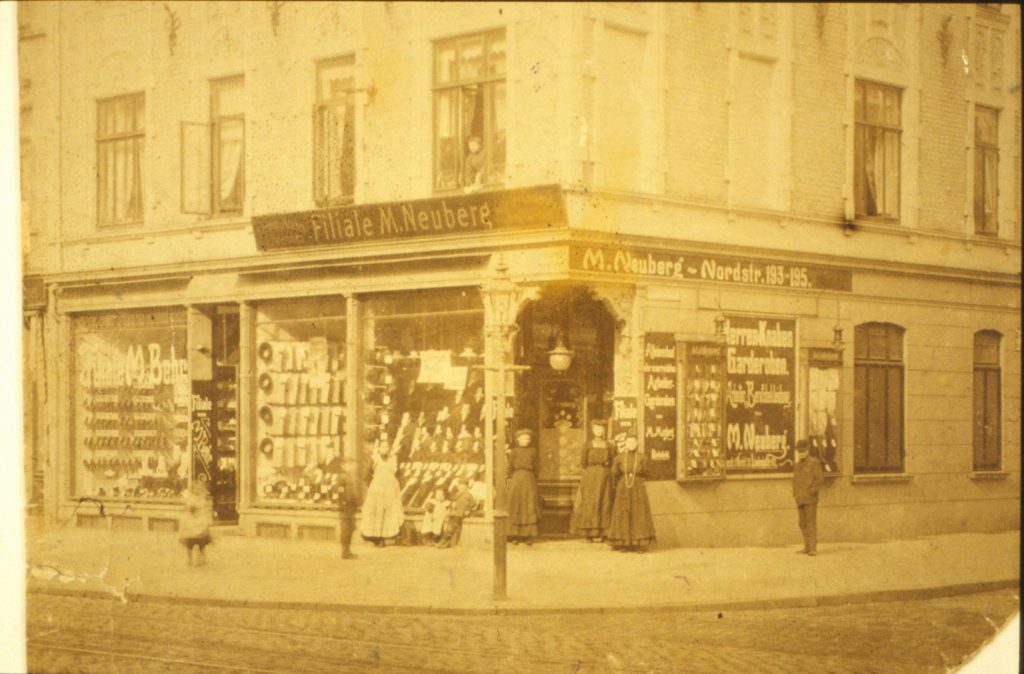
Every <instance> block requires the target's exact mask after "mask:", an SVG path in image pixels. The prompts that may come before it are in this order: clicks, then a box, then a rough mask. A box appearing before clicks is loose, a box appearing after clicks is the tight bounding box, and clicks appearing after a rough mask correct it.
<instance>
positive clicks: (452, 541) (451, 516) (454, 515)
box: [437, 478, 477, 548]
mask: <svg viewBox="0 0 1024 674" xmlns="http://www.w3.org/2000/svg"><path fill="white" fill-rule="evenodd" d="M456 489H457V490H458V492H457V493H456V494H455V499H454V500H453V501H452V506H451V509H450V510H449V511H448V517H447V518H445V521H444V531H443V533H442V534H441V540H440V541H439V542H438V543H437V547H439V548H450V547H452V546H453V545H458V544H459V538H460V537H461V536H462V520H464V519H466V518H467V517H469V516H470V515H472V514H473V512H474V511H476V508H477V502H476V499H475V498H473V494H472V493H471V492H470V491H469V480H467V479H466V478H460V479H459V481H458V482H456Z"/></svg>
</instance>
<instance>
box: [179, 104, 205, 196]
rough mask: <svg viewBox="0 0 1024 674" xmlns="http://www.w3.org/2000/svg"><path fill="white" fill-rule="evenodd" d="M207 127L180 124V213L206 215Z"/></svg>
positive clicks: (189, 123)
mask: <svg viewBox="0 0 1024 674" xmlns="http://www.w3.org/2000/svg"><path fill="white" fill-rule="evenodd" d="M210 178H211V176H210V126H209V125H208V124H200V123H195V122H182V123H181V212H182V213H196V214H199V215H209V214H210Z"/></svg>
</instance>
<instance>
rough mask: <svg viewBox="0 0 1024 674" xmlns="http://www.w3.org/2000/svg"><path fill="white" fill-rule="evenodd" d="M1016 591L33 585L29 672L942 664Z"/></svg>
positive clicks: (990, 624)
mask: <svg viewBox="0 0 1024 674" xmlns="http://www.w3.org/2000/svg"><path fill="white" fill-rule="evenodd" d="M1017 607H1018V596H1017V592H1016V591H1011V590H1004V591H999V592H989V593H981V594H973V595H964V596H958V597H949V598H942V599H931V600H923V601H906V602H893V603H875V604H855V605H845V606H835V607H824V608H803V609H775V610H761V611H737V612H731V613H723V614H718V613H711V612H685V611H668V610H661V611H649V612H646V613H644V612H642V611H638V612H616V613H562V614H552V613H547V614H532V615H487V614H479V615H443V614H437V615H432V614H424V613H386V612H380V613H371V612H348V611H320V610H283V609H264V608H222V607H206V606H201V605H188V604H182V603H155V602H142V603H128V604H122V603H120V602H118V601H116V600H102V599H86V598H77V597H70V596H57V595H48V594H42V593H31V594H29V596H28V606H27V608H28V635H27V638H28V664H29V670H30V671H32V672H90V673H91V672H126V673H127V672H132V673H136V672H138V673H144V672H208V671H247V672H295V671H309V672H362V671H367V670H372V671H380V672H403V671H439V672H513V671H514V672H526V671H529V672H574V673H575V672H598V671H622V672H678V671H686V672H779V673H787V674H788V673H793V672H815V673H820V672H885V673H887V674H888V673H890V672H893V673H895V672H945V671H948V670H949V668H952V667H956V666H958V665H959V664H960V663H962V662H963V660H964V659H965V658H966V657H968V656H969V655H970V654H971V653H973V652H974V651H975V650H976V649H977V648H979V647H980V646H981V645H982V644H983V643H984V642H985V641H987V640H988V639H990V638H991V637H992V636H993V635H994V633H995V631H996V629H997V628H998V627H999V626H1001V625H1002V624H1003V623H1004V621H1005V620H1006V619H1007V618H1008V617H1010V616H1011V615H1012V614H1013V612H1014V611H1015V610H1016V609H1017Z"/></svg>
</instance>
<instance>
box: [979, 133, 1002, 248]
mask: <svg viewBox="0 0 1024 674" xmlns="http://www.w3.org/2000/svg"><path fill="white" fill-rule="evenodd" d="M975 152H976V155H977V156H976V159H975V162H976V164H977V166H976V170H975V180H976V181H978V184H977V185H975V188H974V219H975V220H976V223H975V224H976V226H977V229H979V230H981V231H985V232H994V231H995V228H996V198H997V191H996V190H997V186H998V182H997V175H996V174H997V168H998V155H996V153H995V152H992V151H991V150H987V149H982V148H978V149H977V150H976V151H975Z"/></svg>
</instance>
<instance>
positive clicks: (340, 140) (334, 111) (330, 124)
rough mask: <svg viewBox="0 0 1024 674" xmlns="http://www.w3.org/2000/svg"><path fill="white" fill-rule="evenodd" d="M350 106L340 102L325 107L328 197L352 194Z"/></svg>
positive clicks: (351, 115) (353, 145) (351, 110)
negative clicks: (326, 117)
mask: <svg viewBox="0 0 1024 674" xmlns="http://www.w3.org/2000/svg"><path fill="white" fill-rule="evenodd" d="M353 113H354V111H353V109H352V106H349V105H345V104H344V103H340V104H338V105H335V106H332V107H329V108H328V109H327V114H328V119H327V138H326V141H327V147H328V148H329V149H328V152H327V162H328V165H327V189H328V195H327V196H328V198H339V197H348V196H352V192H353V182H354V180H353V178H354V176H353V171H352V168H353V166H354V163H355V162H354V161H353V159H354V155H355V141H354V138H353V133H352V132H353V128H352V127H353V124H352V122H353V117H354V114H353Z"/></svg>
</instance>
